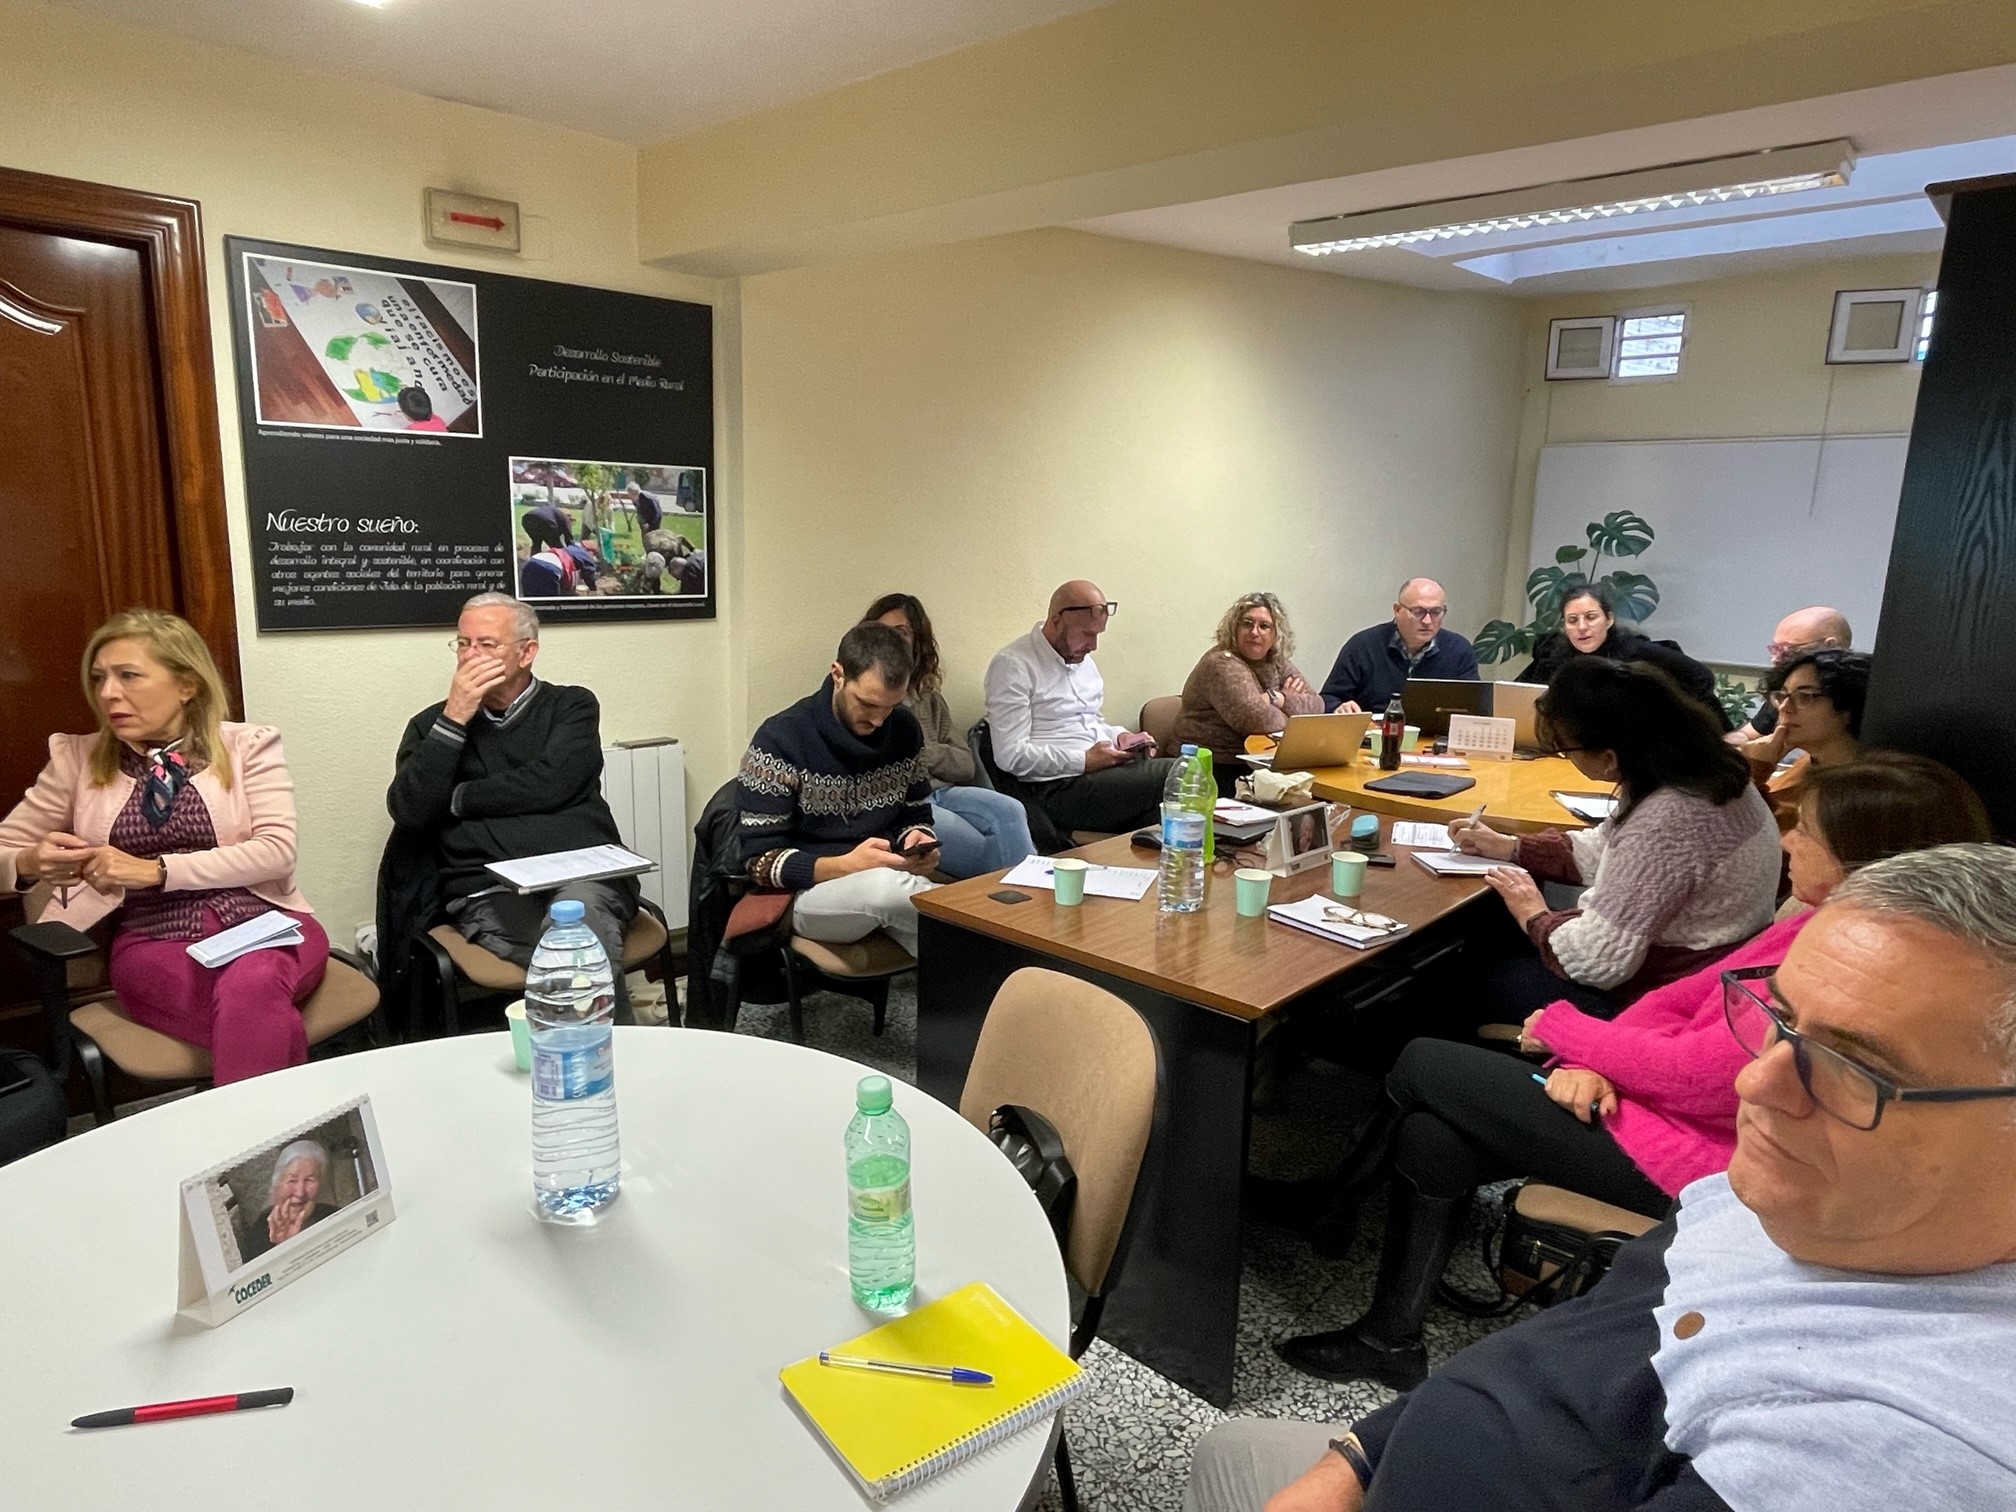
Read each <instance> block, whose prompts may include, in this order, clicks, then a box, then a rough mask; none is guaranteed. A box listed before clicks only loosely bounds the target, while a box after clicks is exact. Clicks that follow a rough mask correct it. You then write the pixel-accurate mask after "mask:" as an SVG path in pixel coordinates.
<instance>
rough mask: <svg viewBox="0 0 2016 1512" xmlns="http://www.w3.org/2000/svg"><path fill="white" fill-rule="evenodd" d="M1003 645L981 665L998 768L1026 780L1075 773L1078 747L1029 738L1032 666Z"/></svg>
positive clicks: (1081, 761) (1080, 766)
mask: <svg viewBox="0 0 2016 1512" xmlns="http://www.w3.org/2000/svg"><path fill="white" fill-rule="evenodd" d="M1020 650H1021V648H1020V647H1019V646H1008V647H1006V648H1004V649H1003V650H1001V651H1000V652H998V653H997V654H996V655H995V657H994V660H993V661H991V662H989V663H988V664H987V682H986V689H987V730H988V735H989V737H990V739H991V740H992V741H993V745H994V761H995V763H996V765H998V766H999V767H1000V768H1001V770H1002V771H1004V772H1007V773H1009V774H1011V775H1013V776H1016V777H1021V778H1023V779H1025V780H1026V781H1030V782H1042V781H1046V780H1049V779H1052V778H1057V777H1076V776H1079V775H1081V774H1082V773H1083V772H1084V770H1085V750H1084V747H1082V746H1072V745H1067V744H1060V743H1058V742H1056V741H1041V740H1035V739H1033V738H1032V737H1031V731H1032V729H1033V727H1034V724H1035V695H1036V686H1035V668H1033V667H1032V666H1030V664H1029V662H1028V660H1027V659H1026V658H1024V657H1023V656H1022V655H1021V654H1020Z"/></svg>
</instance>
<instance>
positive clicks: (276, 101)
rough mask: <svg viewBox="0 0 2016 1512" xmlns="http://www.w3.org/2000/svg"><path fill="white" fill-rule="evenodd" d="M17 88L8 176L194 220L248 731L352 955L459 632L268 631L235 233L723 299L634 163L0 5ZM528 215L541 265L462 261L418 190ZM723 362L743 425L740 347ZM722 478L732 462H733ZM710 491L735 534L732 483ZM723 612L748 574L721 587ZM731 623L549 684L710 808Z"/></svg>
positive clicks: (586, 146) (622, 645)
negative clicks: (391, 803) (233, 335)
mask: <svg viewBox="0 0 2016 1512" xmlns="http://www.w3.org/2000/svg"><path fill="white" fill-rule="evenodd" d="M0 35H4V36H5V37H6V38H7V39H8V58H7V68H8V76H9V78H10V80H11V81H12V82H11V83H10V85H9V87H8V88H6V89H4V90H0V163H4V164H5V165H6V166H8V167H13V168H26V169H31V170H34V171H37V172H42V173H53V174H62V175H65V176H68V177H72V178H80V179H90V180H95V181H98V182H101V183H109V184H118V185H123V186H126V187H130V188H136V189H146V190H152V191H156V192H159V193H165V194H175V195H182V196H186V197H188V198H190V199H195V200H198V201H200V202H201V203H202V207H203V228H204V234H205V255H206V256H207V258H208V260H209V272H210V283H211V294H212V301H211V326H212V335H213V337H214V345H215V360H216V366H217V374H218V382H219V392H218V412H219V419H220V421H221V423H222V427H223V443H224V461H225V486H226V491H227V495H228V499H227V503H228V512H229V515H230V522H231V563H230V570H231V574H232V578H233V580H234V582H235V584H236V590H237V596H238V617H239V639H240V646H241V649H242V651H243V654H244V666H245V699H246V706H247V712H248V714H249V715H250V717H252V718H254V719H257V720H261V721H265V722H268V723H271V724H275V725H277V726H279V727H280V729H281V731H282V732H283V734H284V735H285V737H286V741H287V754H288V761H289V764H290V765H291V767H292V768H293V772H294V777H295V782H296V785H297V790H298V801H299V807H300V815H301V869H300V876H301V883H302V887H303V889H304V891H305V892H306V893H307V894H308V896H309V898H310V899H311V900H312V901H313V902H314V904H315V906H316V908H317V910H318V911H319V912H320V913H321V914H322V916H323V918H324V919H325V921H326V922H327V924H328V927H329V933H330V935H331V937H332V938H334V939H335V940H336V941H337V942H338V943H339V944H340V943H347V942H348V940H349V939H350V937H351V935H352V932H353V931H354V929H355V926H356V925H357V924H358V923H359V922H360V921H362V920H364V919H366V918H368V917H369V916H370V913H371V909H372V903H371V895H372V886H373V879H374V877H375V874H376V869H377V863H378V852H379V849H380V847H381V846H382V844H383V839H384V835H385V832H386V830H387V827H388V821H387V820H386V818H385V804H384V789H385V784H386V782H387V781H388V780H389V778H390V776H391V767H392V753H393V750H394V747H395V746H396V744H397V742H398V737H399V732H400V729H401V727H402V726H403V724H404V722H405V720H406V719H407V717H408V716H410V715H411V714H413V713H414V712H416V711H417V710H419V709H420V708H422V707H424V706H425V705H427V704H428V703H431V702H433V701H434V700H436V699H438V698H440V697H442V696H443V695H444V693H445V692H446V689H447V679H448V674H449V672H450V670H451V658H450V656H449V653H448V650H447V648H446V646H445V644H444V642H445V641H446V640H447V638H448V635H449V634H450V630H449V628H448V627H447V626H446V625H443V626H441V627H439V628H436V629H429V630H425V631H400V632H352V633H343V634H336V633H323V634H302V633H295V634H291V635H259V634H258V633H257V632H256V629H255V627H254V623H253V617H252V609H253V595H252V588H251V579H250V566H249V555H248V550H247V545H246V535H245V501H244V477H243V471H242V467H241V459H240V453H239V439H238V423H237V402H236V396H235V392H234V389H233V385H232V378H231V374H232V364H231V353H230V323H229V320H228V318H227V313H226V310H227V307H226V300H225V276H224V259H223V251H222V238H223V237H224V236H225V235H226V234H227V233H236V234H241V235H250V236H260V237H267V238H271V239H274V240H278V241H293V242H301V243H306V244H308V245H311V246H323V247H333V248H337V249H340V250H343V251H350V252H360V253H366V254H378V255H382V256H387V257H410V258H419V259H424V260H426V261H430V262H443V263H452V264H459V265H464V266H471V267H489V268H493V269H496V270H499V271H508V272H512V273H518V274H523V275H527V276H530V277H535V278H552V279H560V280H565V281H567V282H571V283H583V284H597V285H601V286H604V287H608V288H617V289H625V290H630V291H633V292H636V293H640V294H656V295H663V296H667V297H673V298H681V299H695V300H702V301H711V300H713V299H714V298H715V297H716V286H715V285H713V284H711V283H707V282H702V281H700V280H696V279H691V278H685V277H681V276H678V275H675V274H669V273H664V272H660V271H658V270H655V269H652V268H648V267H644V266H641V265H640V264H639V263H638V261H637V257H636V228H635V207H636V159H635V154H634V153H633V152H632V151H631V149H629V148H627V147H623V146H620V145H618V144H615V143H610V142H604V141H600V140H597V139H596V138H593V137H589V136H584V135H581V134H578V133H574V132H568V131H562V130H559V129H557V128H554V127H548V126H538V125H533V124H531V123H528V122H525V121H519V120H515V119H512V118H510V117H506V116H501V115H495V114H492V113H490V112H487V111H481V110H476V109H472V108H470V107H467V106H461V105H451V104H446V103H443V102H440V101H435V100H430V99H424V98H421V97H420V96H417V95H411V94H404V93H399V92H395V91H392V90H387V89H379V88H374V87H372V86H369V85H364V84H357V83H351V82H346V81H342V80H339V79H335V78H332V77H324V76H320V75H314V74H308V73H303V72H300V71H297V70H294V69H290V68H287V67H284V66H282V65H279V64H276V63H273V62H270V61H267V60H264V59H256V58H253V57H251V56H250V55H248V54H242V53H233V52H228V51H224V50H222V49H218V48H211V47H204V46H199V45H196V44H192V43H184V42H180V41H177V40H175V39H173V38H171V37H168V36H165V35H162V34H159V33H152V32H145V31H139V30H135V29H131V28H126V27H120V26H113V25H109V24H106V23H101V22H97V21H93V20H88V19H86V18H83V17H79V16H77V15H74V14H72V13H70V12H68V11H61V10H51V9H45V8H41V7H36V6H27V5H21V4H18V3H14V0H0ZM430 184H431V185H441V186H446V187H451V188H458V189H465V190H471V191H474V192H477V193H482V194H491V195H496V196H498V197H501V198H506V199H513V200H517V201H519V202H521V203H522V204H523V206H524V208H525V211H526V212H527V214H528V215H529V216H532V217H537V220H536V221H535V222H532V223H530V224H528V227H527V233H528V242H529V243H530V247H531V250H532V251H533V252H534V253H535V254H536V257H535V258H533V259H516V258H494V257H488V256H485V255H482V254H470V255H463V254H449V253H443V252H439V251H435V250H433V249H430V248H428V247H427V246H426V245H425V244H424V243H423V242H422V240H421V236H420V209H421V190H422V189H423V188H424V187H426V186H427V185H430ZM721 345H722V346H723V348H724V349H725V354H726V356H727V358H728V359H729V361H728V362H727V363H726V364H725V365H724V366H723V369H722V371H721V373H720V376H721V377H722V379H723V383H722V387H723V391H724V393H726V394H728V395H729V396H730V399H729V408H730V413H731V416H732V396H733V392H734V376H735V375H734V371H733V367H732V355H733V339H732V329H731V330H729V331H728V332H726V333H723V339H722V341H721ZM724 460H726V450H725V447H724ZM726 471H727V473H728V476H727V478H726V479H725V480H724V481H725V484H726V486H725V487H724V488H723V489H722V490H721V491H720V492H719V493H718V494H717V507H718V508H720V509H722V510H723V511H724V519H723V533H724V535H725V537H726V538H727V539H728V540H729V541H730V542H731V543H732V542H736V541H738V540H739V539H740V535H741V532H740V529H739V526H738V523H737V520H736V517H735V510H736V507H737V500H738V499H739V495H738V494H737V493H736V491H735V488H734V476H733V469H732V466H731V467H729V468H727V469H726ZM725 580H726V596H727V602H728V604H729V605H730V606H732V604H733V602H734V595H735V590H736V586H737V583H736V576H735V572H734V568H733V564H732V561H731V562H730V563H729V564H728V565H727V571H726V573H725ZM728 640H729V636H728V630H727V622H726V621H725V620H724V621H717V622H715V623H712V624H708V623H687V624H670V625H654V626H649V627H642V626H639V627H627V626H579V627H574V628H571V629H566V630H562V631H558V632H556V633H554V634H553V635H551V636H550V637H549V638H548V639H547V642H546V645H545V647H544V649H543V652H542V656H541V660H540V670H541V671H542V672H545V673H547V674H548V675H550V676H552V677H554V678H556V679H558V680H561V681H565V682H581V683H586V684H588V685H590V686H592V687H594V688H596V689H597V691H598V693H599V694H600V695H601V698H602V704H603V717H602V730H603V735H604V737H605V738H606V739H621V738H629V737H635V736H644V735H652V734H666V733H669V734H674V735H678V736H680V737H682V738H683V739H685V740H686V741H687V742H689V745H690V747H691V752H690V756H691V762H692V765H693V767H694V768H695V769H696V775H694V776H693V777H691V778H689V783H690V785H691V787H692V788H693V790H694V791H696V792H697V793H699V794H701V795H704V794H705V792H706V791H708V789H709V787H710V786H711V782H712V781H717V780H719V779H720V778H721V777H722V776H725V775H726V773H727V771H728V770H729V763H730V762H731V761H732V760H733V753H732V752H731V751H730V750H729V742H730V736H729V732H728V729H727V726H726V724H725V723H724V722H723V721H722V719H721V718H720V716H719V712H718V711H719V710H720V709H721V708H722V707H723V706H724V705H725V704H726V703H727V702H728V694H727V688H728V667H729V660H728Z"/></svg>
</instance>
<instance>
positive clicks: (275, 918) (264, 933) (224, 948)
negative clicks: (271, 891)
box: [189, 908, 301, 971]
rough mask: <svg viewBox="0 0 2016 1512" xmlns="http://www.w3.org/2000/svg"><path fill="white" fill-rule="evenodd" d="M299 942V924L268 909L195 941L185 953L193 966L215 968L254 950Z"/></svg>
mask: <svg viewBox="0 0 2016 1512" xmlns="http://www.w3.org/2000/svg"><path fill="white" fill-rule="evenodd" d="M300 943H301V926H300V925H299V924H298V923H296V922H295V921H294V920H293V919H290V918H289V917H287V915H286V914H284V913H282V912H280V910H279V909H277V908H272V909H268V910H267V911H266V912H265V913H263V914H260V915H259V916H258V917H257V918H256V919H247V920H246V921H245V922H244V923H243V924H234V925H232V926H231V928H229V929H226V930H223V931H222V932H220V933H218V934H214V935H212V936H210V938H209V939H207V940H197V941H196V942H195V943H194V944H192V945H191V946H190V947H189V955H190V958H191V959H192V960H194V961H195V962H196V964H197V965H199V966H208V967H209V968H210V969H211V970H212V971H215V970H216V969H217V968H218V967H220V966H229V965H230V964H231V963H232V962H233V961H235V960H237V959H238V957H240V956H242V955H250V954H251V953H252V952H253V951H255V950H274V949H277V948H278V947H280V946H282V945H299V944H300Z"/></svg>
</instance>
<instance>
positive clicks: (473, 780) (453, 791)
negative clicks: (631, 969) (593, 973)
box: [386, 593, 638, 1011]
mask: <svg viewBox="0 0 2016 1512" xmlns="http://www.w3.org/2000/svg"><path fill="white" fill-rule="evenodd" d="M538 654H539V616H538V615H536V614H534V613H533V612H532V610H531V608H530V607H529V606H527V605H525V604H521V603H519V602H518V601H517V600H515V599H513V598H510V597H509V596H508V595H505V594H502V593H479V594H477V595H476V597H474V598H472V599H470V600H469V602H468V603H467V604H465V605H464V606H463V609H462V617H461V619H460V620H458V621H457V622H456V626H455V678H454V681H452V682H451V683H450V684H449V685H448V697H447V699H446V700H445V701H444V702H441V703H438V704H434V705H432V706H430V707H428V708H426V709H422V710H421V711H420V712H419V713H418V714H416V715H414V716H413V718H412V720H411V721H410V722H409V723H408V724H407V726H406V734H405V736H404V737H403V738H402V739H401V740H400V742H399V760H398V770H397V771H396V772H395V773H394V774H393V777H392V787H391V790H390V791H389V792H388V793H387V794H386V806H387V807H388V808H390V809H391V811H392V822H393V823H394V824H395V825H397V826H398V827H399V828H400V829H401V830H405V831H409V832H419V833H420V834H422V835H424V836H425V837H426V838H428V839H429V840H430V841H431V842H432V847H433V852H434V856H435V860H436V862H437V863H438V867H439V893H438V898H439V901H440V902H441V903H442V904H443V905H444V906H445V907H446V909H447V913H448V917H449V918H450V919H451V920H452V921H453V922H454V925H455V927H456V928H457V929H458V930H460V931H461V932H462V935H463V937H464V938H466V939H467V940H469V941H470V942H471V943H472V944H475V945H480V946H482V947H483V948H484V949H485V950H488V951H490V952H491V953H492V954H494V955H499V956H502V957H504V958H505V959H506V960H509V961H515V962H517V963H518V964H519V965H520V966H529V965H530V964H531V962H532V947H533V946H534V945H536V944H537V943H538V941H539V935H540V933H541V931H542V930H543V928H544V926H545V920H546V910H547V909H548V907H549V906H550V905H551V904H552V903H553V902H554V900H555V899H558V898H569V899H578V900H579V901H580V903H581V904H582V905H583V908H584V911H585V918H584V922H585V923H586V924H587V925H588V927H589V928H590V929H592V930H593V931H594V932H595V937H596V938H597V939H599V940H600V941H601V942H602V948H603V949H604V950H605V951H607V952H608V954H609V963H610V965H611V966H612V967H613V968H614V969H615V975H616V1001H617V1005H618V1008H619V1011H620V1010H622V1009H623V1008H624V1007H625V1005H626V1003H627V994H626V993H625V991H624V987H623V967H622V962H623V933H624V930H625V929H627V928H628V927H629V924H630V921H631V919H633V918H634V917H636V914H637V898H638V888H637V882H636V879H635V878H631V877H618V878H613V879H611V880H608V881H603V882H576V883H571V884H569V885H568V886H566V887H563V888H561V889H559V890H558V891H557V892H552V893H537V894H530V895H521V894H519V893H514V892H508V891H502V892H500V891H493V890H492V889H494V888H496V887H498V885H499V884H498V882H497V878H496V877H495V876H494V875H493V874H492V873H490V872H489V871H487V870H485V867H486V865H487V863H489V862H492V861H508V860H511V859H513V858H516V857H521V856H538V855H544V854H546V853H548V852H550V851H561V850H575V849H578V848H580V847H582V846H588V845H620V844H622V836H621V835H620V834H619V833H618V832H617V829H616V819H615V816H614V815H612V814H611V813H610V812H609V805H608V804H607V803H606V802H604V801H603V798H602V737H601V708H600V706H599V705H598V704H597V703H596V701H595V695H594V694H593V693H590V692H589V691H588V690H587V689H586V688H568V687H562V686H560V685H559V684H557V683H545V682H541V681H540V680H539V679H538V678H536V677H534V676H533V675H532V662H533V660H534V658H535V657H537V656H538Z"/></svg>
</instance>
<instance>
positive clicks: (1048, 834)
mask: <svg viewBox="0 0 2016 1512" xmlns="http://www.w3.org/2000/svg"><path fill="white" fill-rule="evenodd" d="M966 749H967V750H969V751H971V752H972V753H973V762H974V765H975V766H976V767H977V768H978V769H979V776H980V777H981V778H982V779H984V780H983V782H982V784H981V785H982V786H984V787H990V788H992V789H994V791H995V792H997V793H1006V794H1007V795H1008V796H1009V797H1010V798H1013V799H1014V800H1015V801H1016V802H1018V803H1020V804H1021V805H1022V811H1023V812H1024V813H1025V814H1027V815H1028V816H1029V838H1030V839H1031V840H1032V841H1034V842H1035V845H1036V849H1037V850H1038V851H1040V852H1042V853H1043V854H1044V855H1046V856H1054V855H1056V854H1057V852H1059V851H1067V850H1070V849H1072V848H1073V847H1075V846H1077V845H1081V844H1083V843H1084V842H1083V841H1080V840H1076V839H1073V838H1072V837H1071V836H1069V835H1067V834H1065V833H1064V832H1063V831H1062V830H1060V829H1059V828H1058V827H1057V824H1056V821H1055V820H1053V819H1052V818H1051V817H1050V816H1049V814H1047V813H1045V812H1044V811H1043V808H1042V806H1041V805H1040V804H1038V803H1037V802H1035V800H1034V799H1032V798H1031V797H1030V795H1029V787H1028V784H1027V783H1025V782H1023V781H1022V779H1021V778H1019V777H1016V776H1013V775H1011V774H1010V773H1008V772H1004V771H1002V770H1001V768H1000V767H999V766H997V765H995V762H994V740H993V737H992V735H990V734H989V732H988V729H987V721H986V720H985V719H976V720H974V721H973V724H972V726H971V727H970V728H969V729H968V730H967V731H966ZM1095 838H1096V837H1095Z"/></svg>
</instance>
